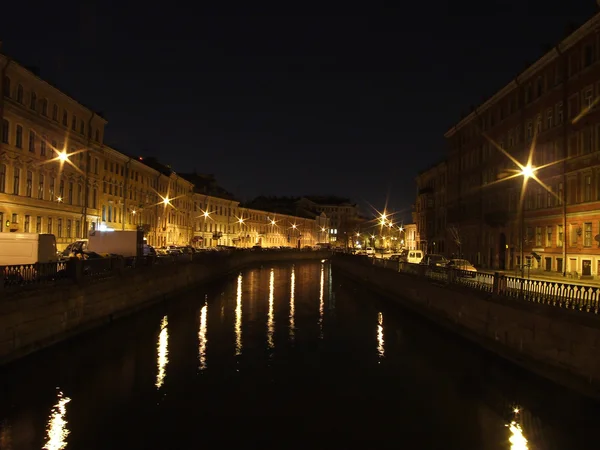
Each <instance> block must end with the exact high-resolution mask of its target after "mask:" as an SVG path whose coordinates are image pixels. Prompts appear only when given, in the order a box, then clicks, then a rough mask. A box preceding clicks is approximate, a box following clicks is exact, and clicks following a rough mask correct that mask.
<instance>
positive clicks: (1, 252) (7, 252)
mask: <svg viewBox="0 0 600 450" xmlns="http://www.w3.org/2000/svg"><path fill="white" fill-rule="evenodd" d="M57 261H58V255H57V253H56V238H55V237H54V235H53V234H37V233H0V266H17V265H30V264H36V263H52V262H57Z"/></svg>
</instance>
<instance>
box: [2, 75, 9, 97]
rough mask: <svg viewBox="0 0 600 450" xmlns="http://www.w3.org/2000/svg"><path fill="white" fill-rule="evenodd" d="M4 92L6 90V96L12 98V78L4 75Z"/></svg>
mask: <svg viewBox="0 0 600 450" xmlns="http://www.w3.org/2000/svg"><path fill="white" fill-rule="evenodd" d="M2 92H4V96H5V97H9V98H10V94H11V92H10V78H8V77H4V80H3V81H2Z"/></svg>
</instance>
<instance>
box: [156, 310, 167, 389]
mask: <svg viewBox="0 0 600 450" xmlns="http://www.w3.org/2000/svg"><path fill="white" fill-rule="evenodd" d="M168 324H169V321H168V320H167V316H164V317H163V318H162V321H161V323H160V333H159V335H158V358H157V362H156V364H157V366H158V373H157V374H156V387H157V388H159V389H160V387H161V386H162V385H163V383H164V382H165V376H166V369H167V364H168V362H169V330H168V329H167V325H168Z"/></svg>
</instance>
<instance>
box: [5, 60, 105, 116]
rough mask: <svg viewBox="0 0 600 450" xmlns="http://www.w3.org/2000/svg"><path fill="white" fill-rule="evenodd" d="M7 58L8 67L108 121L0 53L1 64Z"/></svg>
mask: <svg viewBox="0 0 600 450" xmlns="http://www.w3.org/2000/svg"><path fill="white" fill-rule="evenodd" d="M8 60H10V67H11V68H13V69H16V71H17V72H19V73H20V74H21V75H23V76H26V77H30V78H35V79H36V80H37V81H38V82H39V83H41V84H43V85H44V86H45V87H46V88H48V89H49V90H50V91H52V93H54V94H56V95H57V96H59V97H62V98H63V100H66V101H67V102H69V103H71V104H73V105H76V106H78V107H79V108H82V109H84V110H85V111H86V112H87V113H89V114H93V115H94V116H96V118H97V120H99V121H101V122H102V123H103V124H104V125H106V124H107V123H108V121H107V120H106V119H105V118H104V117H102V116H101V115H99V114H98V113H97V112H95V111H93V110H91V109H90V108H88V107H87V106H85V105H82V104H81V103H79V102H78V101H77V100H75V99H74V98H73V97H71V96H69V95H67V94H65V93H64V92H63V91H61V90H60V89H58V88H57V87H56V86H53V85H52V84H50V83H48V82H47V81H45V80H43V79H42V78H40V77H39V76H38V75H36V74H35V73H33V72H32V71H31V70H29V69H27V68H26V67H24V66H22V65H21V64H19V63H18V62H17V61H15V60H14V59H10V58H8V56H6V55H5V54H3V53H0V61H2V64H6V61H8Z"/></svg>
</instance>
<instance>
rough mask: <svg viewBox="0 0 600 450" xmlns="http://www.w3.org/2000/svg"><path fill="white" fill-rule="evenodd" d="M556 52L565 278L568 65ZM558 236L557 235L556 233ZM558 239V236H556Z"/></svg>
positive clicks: (561, 55)
mask: <svg viewBox="0 0 600 450" xmlns="http://www.w3.org/2000/svg"><path fill="white" fill-rule="evenodd" d="M556 51H557V52H558V55H559V57H560V65H559V70H560V69H562V83H563V86H562V94H563V95H562V102H563V105H562V112H563V123H562V143H563V145H562V148H563V156H562V185H563V193H562V199H561V200H562V226H563V243H562V244H563V252H562V253H563V254H562V257H563V264H562V275H563V277H566V276H567V242H568V239H567V151H568V144H569V142H568V139H569V134H568V132H569V129H568V127H567V120H568V117H567V114H568V112H569V108H568V101H569V99H568V95H569V92H568V82H567V80H568V78H567V76H568V65H567V63H566V60H565V55H564V53H563V52H562V51H561V50H560V45H557V46H556ZM557 234H558V233H557ZM557 238H558V236H557Z"/></svg>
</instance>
